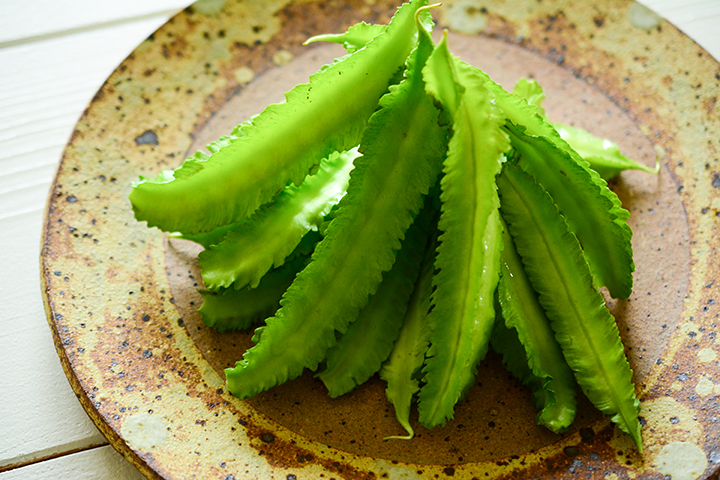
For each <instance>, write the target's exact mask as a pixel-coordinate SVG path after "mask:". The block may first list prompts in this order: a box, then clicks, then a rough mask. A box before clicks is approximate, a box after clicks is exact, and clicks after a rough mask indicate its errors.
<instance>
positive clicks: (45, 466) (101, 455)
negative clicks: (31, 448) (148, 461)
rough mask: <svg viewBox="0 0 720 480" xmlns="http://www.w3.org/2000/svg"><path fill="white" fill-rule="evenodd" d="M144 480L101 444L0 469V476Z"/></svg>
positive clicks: (18, 479) (21, 479)
mask: <svg viewBox="0 0 720 480" xmlns="http://www.w3.org/2000/svg"><path fill="white" fill-rule="evenodd" d="M28 478H52V479H54V480H78V479H83V480H108V479H112V480H144V479H145V477H144V476H143V475H142V474H141V473H140V472H139V471H138V470H137V469H136V468H135V467H133V466H132V465H131V464H130V463H128V462H127V461H125V459H124V458H123V457H122V456H121V455H120V454H119V453H117V452H116V451H115V450H113V449H112V447H110V446H107V445H106V446H103V447H99V448H94V449H92V450H87V451H84V452H78V453H73V454H69V455H65V456H62V457H58V458H53V459H52V460H47V461H45V462H42V463H36V464H34V465H28V466H26V467H21V468H17V469H14V470H9V471H7V472H3V473H0V480H26V479H28Z"/></svg>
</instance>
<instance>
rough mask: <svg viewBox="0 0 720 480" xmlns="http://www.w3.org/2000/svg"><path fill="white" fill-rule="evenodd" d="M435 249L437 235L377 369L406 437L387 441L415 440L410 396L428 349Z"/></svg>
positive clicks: (426, 253)
mask: <svg viewBox="0 0 720 480" xmlns="http://www.w3.org/2000/svg"><path fill="white" fill-rule="evenodd" d="M436 247H437V232H436V233H434V234H433V235H432V236H431V237H430V238H429V239H428V244H427V245H426V247H425V252H424V254H423V257H422V263H421V265H420V273H419V275H418V279H417V282H416V283H415V288H414V289H413V292H412V295H411V296H410V299H409V301H408V307H407V310H406V312H405V318H404V319H403V324H402V327H400V333H399V335H398V338H397V340H395V344H394V345H393V349H392V351H391V352H390V356H389V357H388V359H387V361H386V362H385V363H384V364H383V366H382V368H381V369H380V378H382V379H383V380H385V382H386V383H387V387H386V388H385V395H386V396H387V398H388V400H389V401H390V402H391V403H392V404H393V406H394V407H395V418H397V420H398V422H399V423H400V425H401V426H402V427H403V428H404V429H405V431H406V432H407V433H408V434H407V435H405V436H393V437H387V438H386V440H387V439H391V438H395V439H404V440H409V439H411V438H413V437H414V436H415V432H414V430H413V428H412V426H411V425H410V407H411V405H412V400H413V396H414V395H415V394H416V393H417V392H419V391H420V381H419V377H420V373H421V370H422V366H423V363H424V361H425V352H427V349H428V334H429V331H428V325H427V316H428V313H429V312H430V297H431V294H432V279H433V275H434V273H435V269H434V263H435V249H436Z"/></svg>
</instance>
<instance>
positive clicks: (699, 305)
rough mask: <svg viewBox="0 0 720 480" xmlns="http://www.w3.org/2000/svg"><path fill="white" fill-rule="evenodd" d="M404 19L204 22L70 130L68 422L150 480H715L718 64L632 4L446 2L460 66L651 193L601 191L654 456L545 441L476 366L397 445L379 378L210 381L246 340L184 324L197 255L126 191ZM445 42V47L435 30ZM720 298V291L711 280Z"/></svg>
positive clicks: (356, 1)
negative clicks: (627, 286) (341, 37)
mask: <svg viewBox="0 0 720 480" xmlns="http://www.w3.org/2000/svg"><path fill="white" fill-rule="evenodd" d="M396 6H397V5H396V3H395V0H392V1H390V0H365V1H362V0H326V1H296V2H294V3H293V2H289V1H287V0H263V1H254V2H250V1H237V2H235V1H223V0H203V1H201V2H198V3H196V4H195V5H194V6H192V7H189V8H187V9H186V10H185V11H183V12H181V13H180V14H178V15H177V16H176V17H174V18H173V19H171V20H170V21H169V22H168V23H167V24H166V25H165V26H163V27H162V28H161V29H160V30H158V31H157V32H156V33H155V34H153V35H152V36H150V37H149V38H148V39H147V40H145V41H144V42H143V43H142V44H141V45H140V46H138V48H137V49H136V50H135V52H134V53H133V54H132V55H130V57H128V59H127V60H125V61H124V62H123V63H122V64H121V65H120V66H119V67H118V68H117V69H116V70H115V72H114V73H113V74H112V76H111V77H110V78H109V79H108V80H107V82H106V83H105V84H104V85H103V87H102V88H101V89H100V90H99V91H98V93H97V95H96V96H95V98H94V99H93V101H92V103H91V105H90V106H89V107H88V108H87V110H86V111H85V113H84V115H83V117H82V118H81V119H80V121H79V122H78V124H77V126H76V129H75V131H74V133H73V135H72V138H71V140H70V143H69V144H68V146H67V149H66V151H65V154H64V156H63V159H62V162H61V164H60V167H59V169H58V173H57V178H56V180H55V184H54V185H53V188H52V190H51V193H50V198H49V202H48V207H47V214H46V226H45V232H44V240H43V247H42V282H43V287H44V299H45V302H46V309H47V314H48V319H49V322H50V325H51V327H52V330H53V333H54V338H55V343H56V345H57V350H58V353H59V355H60V358H61V360H62V363H63V366H64V368H65V371H66V373H67V375H68V378H69V379H70V382H71V384H72V386H73V388H74V389H75V392H76V393H77V395H78V397H79V399H80V401H81V403H82V404H83V406H84V407H85V409H86V410H87V412H88V413H89V415H90V416H91V417H92V419H93V420H94V421H95V423H96V424H97V426H98V427H99V428H100V430H101V431H102V432H103V433H104V434H105V435H106V436H107V437H108V439H109V440H110V442H111V443H112V444H113V446H114V447H115V448H116V449H118V450H119V451H120V452H121V453H122V454H123V455H125V457H127V458H128V459H129V460H130V461H131V462H133V463H134V464H135V465H137V467H138V468H139V469H140V470H141V471H142V472H143V473H144V474H146V475H147V476H149V477H152V478H164V479H180V478H203V479H211V478H215V479H240V478H282V479H296V478H327V479H329V478H383V477H387V478H445V477H453V478H467V479H470V478H506V477H518V478H530V477H532V478H535V477H537V478H566V477H568V478H569V477H575V476H578V475H579V476H581V477H582V478H604V479H617V478H628V477H629V478H663V476H665V475H671V476H672V478H673V479H696V478H706V477H709V476H711V475H713V474H714V473H715V472H716V471H717V470H718V467H720V438H719V437H720V422H718V418H719V417H720V408H719V406H718V395H720V374H719V373H718V345H717V343H716V332H717V330H718V328H717V322H718V314H719V313H720V293H719V289H720V281H716V279H718V273H719V272H718V261H717V252H718V248H720V236H718V235H717V230H716V229H717V227H718V224H719V222H720V219H719V218H718V215H720V213H719V212H720V163H718V156H719V153H718V143H719V142H720V113H719V110H718V105H717V96H718V93H719V92H720V89H719V88H718V87H719V85H720V65H718V63H717V62H716V61H715V60H713V59H712V58H711V57H710V56H709V55H708V54H707V53H706V52H705V51H703V50H702V49H701V48H700V47H698V46H697V45H696V44H694V43H693V42H692V41H691V40H689V39H688V38H687V37H685V36H684V35H682V34H681V33H680V32H678V30H677V29H675V28H674V27H673V26H672V25H669V24H668V23H667V22H665V21H663V20H661V19H660V18H658V17H657V16H655V15H654V14H652V13H650V12H648V11H647V10H646V9H644V8H643V7H641V6H640V5H638V4H635V3H633V2H632V1H629V0H604V1H601V2H570V1H562V0H524V1H517V0H516V1H512V2H511V1H506V0H495V1H492V0H456V1H447V2H446V3H445V5H444V6H443V7H441V8H438V9H437V10H436V11H435V12H434V15H436V18H437V20H438V23H439V25H440V26H442V27H445V28H448V29H449V30H450V31H451V34H450V46H451V49H452V50H453V51H454V53H455V54H457V55H459V56H460V57H462V58H463V59H464V60H466V61H468V62H470V63H473V64H475V65H478V66H480V67H481V68H483V69H484V70H485V71H487V72H488V73H489V74H490V75H491V76H492V77H494V78H495V79H496V80H498V81H499V82H500V83H502V84H504V85H505V86H506V87H508V88H512V85H513V84H514V82H515V81H517V79H519V78H520V77H534V78H536V79H537V80H538V81H539V82H540V84H541V85H543V86H544V88H545V90H546V92H547V94H548V100H547V101H546V108H547V111H548V113H549V115H550V117H551V118H553V119H555V120H558V121H565V122H572V123H575V124H577V125H579V126H582V127H584V128H586V129H588V130H590V131H591V132H594V133H596V134H598V135H602V136H605V137H610V138H613V139H615V140H616V141H617V142H618V143H619V144H620V145H621V147H622V149H623V150H624V151H625V152H627V153H628V154H629V155H630V156H632V157H633V158H635V159H636V160H637V161H640V162H643V163H645V164H647V165H654V164H655V161H656V158H658V159H659V160H660V162H661V164H662V168H661V171H660V173H659V174H657V175H652V174H647V173H639V172H625V173H623V174H621V175H620V176H619V177H618V178H617V179H616V180H614V181H613V182H611V186H612V188H613V189H614V190H615V191H616V192H617V193H618V195H619V196H620V198H621V200H622V202H623V204H624V206H625V207H626V208H627V209H628V210H629V211H630V213H631V219H630V223H631V226H632V228H633V230H634V232H635V235H634V238H633V243H634V248H635V252H636V253H635V255H636V257H635V258H636V264H637V270H636V276H635V290H634V294H633V295H632V297H631V298H630V299H629V300H627V301H621V302H617V301H610V302H609V304H610V308H611V310H612V312H613V314H614V315H615V317H616V319H617V322H618V324H619V326H620V330H621V334H622V336H623V340H624V342H625V344H626V345H627V354H628V358H629V360H630V363H631V365H632V367H633V369H634V372H635V382H636V385H637V393H638V395H639V398H640V399H641V401H642V406H641V416H642V418H641V420H642V425H643V437H644V446H645V449H644V453H643V454H642V455H640V454H638V452H637V450H636V449H635V448H634V447H633V445H632V443H631V442H630V440H629V439H628V438H627V437H626V436H625V435H623V434H621V433H620V432H619V431H618V430H617V429H615V428H614V427H613V425H612V424H611V423H610V421H609V419H608V418H606V417H603V416H601V415H600V414H599V413H598V412H597V411H596V410H595V409H594V408H593V407H592V406H590V405H589V404H588V402H587V401H586V400H585V399H582V400H581V408H580V411H579V415H578V418H577V421H576V423H575V426H574V427H573V428H572V429H571V430H570V431H569V432H567V433H566V434H564V435H555V434H552V433H550V432H549V431H547V430H545V429H543V428H541V427H538V426H537V425H536V424H535V420H534V417H535V411H534V409H533V407H532V404H531V402H530V395H529V392H528V391H527V390H526V389H524V388H523V387H522V386H520V385H519V384H518V383H517V382H516V381H515V380H514V379H512V378H511V377H510V376H509V374H508V373H506V371H505V370H504V368H503V367H502V365H501V362H500V361H499V359H498V357H497V356H495V355H493V354H489V355H488V358H487V359H486V360H485V361H484V362H483V364H482V365H481V368H480V373H479V375H478V378H477V386H476V387H474V388H473V389H472V391H471V392H470V394H469V396H468V398H467V399H466V400H465V401H464V402H462V403H461V404H459V405H458V406H457V407H456V416H455V419H454V420H453V421H451V422H449V423H448V424H447V425H446V426H445V427H443V428H436V429H433V430H426V429H424V428H422V427H420V426H418V425H415V427H416V432H417V436H416V438H415V439H413V440H411V441H401V440H392V441H383V437H386V436H388V435H397V434H402V430H401V428H400V426H399V425H398V424H397V422H396V421H395V419H394V413H393V409H392V406H391V405H390V404H388V402H387V401H386V399H385V396H384V391H383V389H384V386H383V384H382V383H381V382H380V381H379V380H377V379H373V380H371V381H370V382H369V383H368V384H366V385H364V386H363V387H361V388H359V389H358V390H356V391H355V392H353V393H351V394H349V395H346V396H345V397H342V398H340V399H336V400H331V399H329V397H328V396H327V394H326V392H325V390H324V387H323V386H322V383H321V382H320V381H319V380H318V379H315V378H313V376H312V372H308V373H307V374H306V375H304V376H303V377H301V378H299V379H297V380H295V381H292V382H289V383H288V384H286V385H283V386H281V387H278V388H275V389H273V390H271V391H269V392H267V393H265V394H262V395H259V396H258V397H257V398H254V399H252V400H249V401H239V400H237V399H235V398H234V397H232V396H231V395H230V394H229V393H228V392H227V390H226V388H225V386H224V377H223V368H225V367H227V366H230V365H233V364H234V362H235V360H237V359H239V358H240V356H241V354H242V352H243V349H245V348H246V347H247V346H248V345H249V344H250V340H249V335H248V334H245V333H240V334H233V335H230V334H226V335H219V334H217V333H216V332H214V331H212V330H210V329H208V328H206V327H205V326H204V325H203V324H202V322H201V321H200V320H199V316H198V314H197V313H196V312H195V309H196V308H197V307H198V306H199V302H200V300H199V296H198V294H197V293H196V287H197V286H198V283H199V278H200V276H199V272H198V269H197V265H196V261H195V257H194V255H195V254H196V253H197V251H196V250H194V249H193V247H192V245H191V244H189V243H186V242H183V241H180V240H168V239H167V238H166V237H164V235H163V234H162V233H161V232H159V231H157V229H148V228H147V227H146V226H145V224H141V223H138V222H136V221H135V220H134V218H133V214H132V211H131V209H130V204H129V202H128V200H127V194H128V192H129V190H130V183H131V182H132V181H133V180H134V179H136V178H137V176H138V175H141V174H142V175H154V174H155V173H157V172H158V171H159V170H160V169H164V168H169V167H175V166H177V165H179V163H180V162H181V161H182V160H183V158H184V157H185V156H186V155H187V154H188V152H192V151H194V150H195V149H196V148H199V147H201V146H202V145H204V144H205V143H206V142H208V141H210V140H212V139H214V138H215V137H217V136H219V135H221V134H223V133H226V132H228V131H229V130H230V129H231V128H232V126H234V125H235V124H237V123H239V122H240V121H242V120H245V119H247V118H248V117H249V116H251V115H253V114H255V113H258V112H259V111H260V110H261V109H262V108H263V107H264V106H265V105H267V104H268V103H271V102H277V101H281V100H282V98H283V97H282V93H283V92H285V91H287V90H289V89H290V88H291V87H292V86H293V85H295V84H296V83H299V82H303V81H305V80H306V79H307V77H308V75H309V74H310V73H312V72H313V71H315V70H316V69H318V68H319V67H320V66H321V65H322V64H324V63H326V62H329V61H330V60H331V59H332V58H333V57H335V56H338V55H340V54H342V51H341V49H340V47H338V46H337V45H324V44H313V45H310V46H307V47H304V46H302V42H303V41H304V40H305V39H307V38H308V37H310V36H312V35H314V34H318V33H324V32H339V31H344V30H345V29H346V28H347V27H348V26H349V25H351V24H354V23H356V22H358V21H361V20H365V21H369V22H374V23H385V22H387V21H388V20H389V18H390V16H391V14H392V12H393V11H394V9H395V7H396ZM439 30H440V29H439V28H438V31H439ZM718 280H720V279H718Z"/></svg>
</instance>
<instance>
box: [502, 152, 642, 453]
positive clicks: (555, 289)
mask: <svg viewBox="0 0 720 480" xmlns="http://www.w3.org/2000/svg"><path fill="white" fill-rule="evenodd" d="M498 189H499V192H500V197H501V211H502V215H503V218H504V219H505V221H506V222H507V224H508V229H509V231H510V234H511V235H512V237H513V240H514V241H515V245H516V247H517V251H518V253H519V254H520V257H521V258H522V261H523V264H524V265H525V267H526V268H525V270H526V272H527V276H528V278H529V279H530V282H531V283H532V285H533V287H534V289H535V290H536V291H537V292H538V298H539V301H540V304H541V305H542V306H543V308H544V309H545V311H546V312H547V316H548V318H549V319H550V323H551V326H552V329H553V331H554V332H555V337H556V339H557V341H558V343H559V344H560V347H561V348H562V352H563V355H564V356H565V360H566V361H567V363H568V365H570V368H572V370H573V372H575V378H576V380H577V382H578V384H579V385H580V387H581V388H582V389H583V391H584V392H585V395H586V396H587V397H588V399H589V400H590V401H591V402H592V403H593V404H594V405H595V406H596V407H597V408H598V409H599V410H600V411H601V412H603V413H605V414H606V415H611V416H612V421H613V422H615V423H616V424H617V425H618V426H619V427H620V429H621V430H622V431H624V432H625V433H627V434H628V435H630V437H631V438H632V439H633V440H634V441H635V444H636V445H637V448H638V450H640V451H642V437H641V433H640V422H639V420H638V414H639V406H640V402H639V401H638V399H637V398H636V397H635V391H634V387H633V383H632V370H631V369H630V366H629V365H628V361H627V359H626V358H625V353H624V350H623V345H622V341H621V339H620V334H619V331H618V327H617V325H616V324H615V319H614V318H613V316H612V315H611V314H610V312H609V311H608V309H607V307H606V306H605V300H604V298H603V296H602V295H601V294H600V292H599V291H598V289H597V287H596V286H595V284H594V282H593V278H592V275H591V273H590V269H589V267H588V264H587V261H586V260H585V256H584V255H583V252H582V250H581V248H580V243H579V242H578V240H577V238H576V237H575V235H573V234H572V233H571V232H570V231H569V229H568V226H567V222H566V221H565V219H564V218H563V216H562V215H560V213H559V210H558V208H557V206H556V205H555V204H554V203H553V201H552V198H551V197H550V195H549V194H548V193H547V192H546V191H545V190H544V189H543V188H542V186H541V185H540V184H538V183H537V182H536V180H535V179H534V178H533V177H532V176H531V175H529V174H527V173H525V172H524V171H523V170H522V169H521V168H520V167H518V166H516V165H513V164H511V163H509V162H508V163H506V164H505V166H504V168H503V172H502V174H501V175H500V176H499V177H498Z"/></svg>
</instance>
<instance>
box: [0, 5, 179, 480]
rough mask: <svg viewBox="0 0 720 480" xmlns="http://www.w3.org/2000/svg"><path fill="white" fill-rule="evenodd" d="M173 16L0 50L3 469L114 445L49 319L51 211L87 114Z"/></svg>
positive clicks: (0, 448) (0, 456)
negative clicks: (82, 398)
mask: <svg viewBox="0 0 720 480" xmlns="http://www.w3.org/2000/svg"><path fill="white" fill-rule="evenodd" d="M165 20H166V16H160V17H155V18H150V19H145V20H142V21H136V22H132V23H128V24H122V25H118V26H114V27H112V28H106V29H103V30H98V31H89V32H83V33H77V34H73V35H68V36H66V37H62V38H58V39H52V40H45V41H39V42H34V43H31V44H27V45H17V46H12V47H5V48H0V71H2V72H3V75H0V172H2V174H1V175H0V232H2V234H1V235H0V252H2V253H3V269H2V273H0V298H3V307H4V308H3V315H1V316H0V348H2V350H3V354H2V355H0V372H2V375H0V405H3V408H4V409H5V411H6V412H12V413H10V414H9V415H8V414H6V415H2V416H0V432H2V435H0V438H1V439H2V440H1V441H0V468H3V467H8V466H12V465H21V464H25V463H28V462H32V461H35V460H37V459H42V458H47V457H52V456H55V455H58V454H63V453H66V452H68V451H73V450H77V449H87V448H90V447H93V446H96V445H101V444H105V443H106V440H105V438H104V437H103V436H102V435H101V434H100V433H99V432H98V431H97V429H96V428H95V427H94V425H93V424H92V422H91V421H90V420H89V419H88V417H87V415H86V414H85V412H84V411H83V409H82V407H81V406H80V404H79V403H78V401H77V398H76V397H75V395H74V393H73V392H72V390H71V388H70V385H69V384H68V381H67V379H66V377H65V374H64V372H63V371H62V368H61V366H60V362H59V359H58V356H57V353H56V352H55V348H54V345H53V342H52V338H51V335H50V329H49V328H48V325H47V321H46V320H45V313H44V310H43V306H42V299H41V292H40V281H39V259H38V256H39V251H40V235H41V231H42V221H43V211H44V207H45V201H46V198H47V192H48V190H49V187H50V183H51V181H52V178H53V176H54V173H55V169H56V166H57V162H58V160H59V158H60V156H61V154H62V150H63V148H64V145H65V143H66V141H67V139H68V137H69V136H70V134H71V132H72V129H73V127H74V125H75V123H76V122H77V119H78V117H79V116H80V114H81V113H82V110H83V109H84V108H85V106H86V105H87V103H88V102H89V100H90V99H91V98H92V97H93V95H94V94H95V91H96V90H97V89H98V88H99V86H100V85H101V84H102V82H103V81H104V80H105V78H107V76H108V75H109V74H110V73H111V72H112V70H113V69H114V68H115V67H116V66H117V65H118V64H119V63H120V62H121V61H122V60H123V59H124V58H125V57H126V56H127V55H128V54H129V53H130V52H131V51H132V50H133V49H134V48H135V46H137V44H138V43H139V42H140V41H141V40H142V39H144V38H145V37H147V36H148V35H149V34H150V33H152V32H153V31H154V30H155V29H156V28H157V27H159V26H160V25H161V24H162V23H163V22H164V21H165ZM118 458H120V457H118ZM53 462H54V461H53ZM45 463H50V462H43V463H42V465H44V464H45ZM27 468H29V467H27ZM43 468H44V467H43ZM58 468H60V467H58ZM123 468H124V467H123ZM17 471H18V472H26V471H27V472H29V471H33V472H34V471H35V470H26V469H25V468H22V469H20V470H17ZM48 471H54V470H48ZM61 471H62V470H61ZM67 471H68V472H71V470H67ZM88 471H89V472H94V470H92V469H91V470H88ZM97 471H98V472H102V471H104V470H103V469H102V468H98V469H97ZM131 471H134V469H131ZM8 473H9V472H8ZM8 473H6V474H3V475H8ZM94 474H95V473H93V475H94ZM12 475H16V474H14V473H13V474H12ZM68 475H70V474H68ZM53 476H55V475H53ZM45 477H46V476H45V475H40V476H34V474H33V475H31V476H22V477H15V478H45ZM4 478H5V477H4V476H3V479H4ZM66 478H115V477H114V476H113V475H107V476H106V475H100V476H97V477H92V476H91V475H90V476H87V477H86V476H85V475H82V474H80V475H79V476H78V475H77V474H73V475H70V476H68V477H66Z"/></svg>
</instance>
